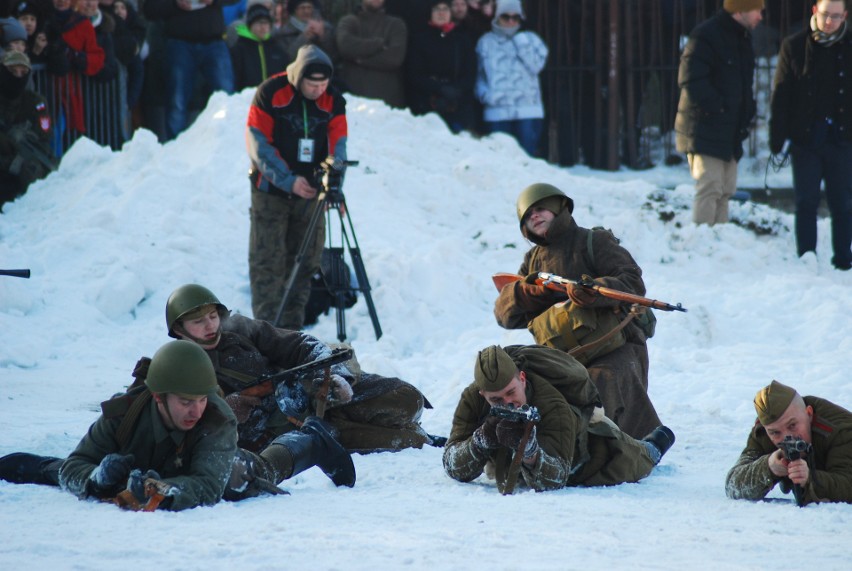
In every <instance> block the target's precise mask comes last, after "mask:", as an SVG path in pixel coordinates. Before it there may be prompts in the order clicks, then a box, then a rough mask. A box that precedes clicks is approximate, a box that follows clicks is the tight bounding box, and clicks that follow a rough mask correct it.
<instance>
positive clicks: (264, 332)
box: [207, 315, 431, 452]
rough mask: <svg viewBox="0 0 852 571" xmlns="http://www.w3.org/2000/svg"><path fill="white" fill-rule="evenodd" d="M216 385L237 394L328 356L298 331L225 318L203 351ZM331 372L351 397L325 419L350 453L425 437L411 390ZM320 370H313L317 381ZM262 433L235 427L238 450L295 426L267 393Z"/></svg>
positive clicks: (339, 369) (420, 401)
mask: <svg viewBox="0 0 852 571" xmlns="http://www.w3.org/2000/svg"><path fill="white" fill-rule="evenodd" d="M207 354H208V355H209V356H210V359H211V360H212V361H213V368H214V369H215V370H216V376H217V378H218V380H219V386H220V387H221V388H222V390H223V391H224V392H225V394H226V395H228V394H231V393H235V392H239V391H240V390H241V387H243V386H244V385H245V384H246V383H247V382H249V381H251V380H253V379H256V378H257V377H259V376H261V375H264V374H271V373H276V372H279V371H282V370H286V369H291V368H293V367H296V366H298V365H302V364H305V363H310V362H311V361H315V360H317V359H321V358H324V357H328V356H330V355H331V349H330V348H329V347H328V346H327V345H326V344H324V343H323V342H321V341H320V340H319V339H317V338H315V337H312V336H311V335H306V334H305V333H301V332H299V331H289V330H285V329H279V328H276V327H273V326H272V325H271V324H270V323H268V322H266V321H260V320H257V319H250V318H248V317H244V316H242V315H231V316H230V317H227V318H226V319H225V320H224V321H223V324H222V338H221V340H220V341H219V343H218V345H217V346H216V348H215V349H212V350H210V351H207ZM331 372H332V373H335V374H338V375H340V376H341V377H343V378H344V379H345V380H346V381H347V382H349V383H350V384H351V385H352V390H353V397H352V400H351V401H350V402H348V403H346V404H341V405H340V406H336V407H333V408H331V407H330V408H329V409H328V410H327V411H326V414H325V420H327V421H328V422H330V423H331V424H332V425H334V427H335V428H337V430H338V431H339V432H340V435H339V437H338V440H339V442H340V443H341V444H342V445H343V447H344V448H346V449H347V450H350V451H360V452H364V451H380V450H400V449H403V448H411V447H415V448H420V447H422V446H423V444H427V443H430V442H431V438H430V437H429V435H428V434H426V432H425V431H424V430H423V428H421V426H420V424H419V420H420V415H421V414H422V412H423V408H424V406H427V407H430V408H431V405H429V404H428V402H427V401H426V399H425V397H424V396H423V395H422V393H420V391H419V390H417V389H416V388H415V387H414V386H412V385H410V384H409V383H406V382H405V381H402V380H400V379H397V378H391V377H382V376H379V375H374V374H370V373H360V374H357V375H356V374H353V373H352V372H351V371H350V370H349V369H348V368H347V367H346V365H345V364H338V365H334V366H333V367H332V369H331ZM320 376H322V372H317V377H320ZM261 406H262V407H263V409H264V411H265V413H266V414H265V418H264V426H265V433H266V434H264V435H262V436H260V439H259V440H258V439H257V438H249V437H248V434H247V432H246V430H247V429H249V427H248V426H244V425H240V446H241V447H243V448H246V449H248V450H252V451H258V450H259V449H261V448H262V447H263V445H264V444H265V443H266V442H269V441H270V440H271V439H272V438H274V437H276V436H278V435H280V434H283V433H285V432H288V431H291V430H294V429H296V428H297V427H296V426H295V425H294V424H293V423H292V422H290V421H289V420H288V418H287V416H286V415H285V414H284V413H283V412H281V410H280V409H279V408H278V406H277V404H276V403H275V401H274V398H273V397H272V395H270V396H269V397H265V398H264V402H263V404H262V405H261ZM314 413H315V411H314V408H313V399H306V400H305V402H304V408H303V409H302V410H300V411H298V414H297V415H296V416H297V418H298V419H299V420H302V419H304V418H305V417H307V416H309V415H312V414H314Z"/></svg>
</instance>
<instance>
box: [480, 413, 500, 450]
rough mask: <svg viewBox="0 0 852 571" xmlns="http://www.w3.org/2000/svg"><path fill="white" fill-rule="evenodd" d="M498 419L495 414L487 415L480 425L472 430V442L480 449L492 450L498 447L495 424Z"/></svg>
mask: <svg viewBox="0 0 852 571" xmlns="http://www.w3.org/2000/svg"><path fill="white" fill-rule="evenodd" d="M499 423H500V419H499V418H498V417H496V416H490V415H489V416H487V417H486V418H485V422H483V423H482V426H480V427H479V428H477V429H476V430H474V431H473V443H474V445H476V447H477V448H479V449H481V450H494V449H496V448H499V446H500V442H499V441H498V440H497V425H498V424H499Z"/></svg>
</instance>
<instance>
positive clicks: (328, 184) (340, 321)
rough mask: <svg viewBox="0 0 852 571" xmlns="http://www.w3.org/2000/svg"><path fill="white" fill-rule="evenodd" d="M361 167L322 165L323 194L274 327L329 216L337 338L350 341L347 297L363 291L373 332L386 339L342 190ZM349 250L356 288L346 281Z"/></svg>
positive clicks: (327, 243) (349, 164)
mask: <svg viewBox="0 0 852 571" xmlns="http://www.w3.org/2000/svg"><path fill="white" fill-rule="evenodd" d="M357 164H358V161H345V162H344V163H343V166H342V168H335V167H334V166H333V165H331V164H329V163H328V162H323V163H322V165H321V166H320V169H321V170H320V171H318V173H317V176H316V179H317V180H318V181H319V183H320V186H321V190H320V194H319V196H318V197H317V201H316V204H315V205H314V210H313V212H312V213H311V218H310V220H309V221H308V228H307V231H306V232H305V235H304V237H303V238H302V243H301V244H300V245H299V251H298V252H297V253H296V262H295V264H294V265H293V269H292V270H291V271H290V275H289V276H288V277H287V283H286V284H285V285H284V293H283V295H282V297H281V303H280V304H279V305H278V312H277V313H276V314H275V321H274V322H273V325H275V326H276V327H277V326H278V322H279V321H280V320H281V314H282V313H283V312H284V308H285V307H286V306H287V301H288V300H289V299H290V294H291V292H292V291H293V284H294V283H295V281H296V277H297V276H298V275H299V272H300V270H301V268H302V264H303V263H304V260H305V254H306V252H307V250H308V246H309V245H310V244H311V242H313V238H314V233H315V232H316V227H317V224H318V223H319V219H320V216H326V217H327V222H326V228H327V232H326V245H327V247H326V250H328V252H329V254H330V262H331V263H330V270H331V272H330V273H331V275H330V276H328V277H329V278H330V281H331V283H333V284H335V286H336V287H335V292H333V293H334V299H335V302H334V308H335V314H336V317H337V339H338V340H339V341H341V342H343V341H345V340H346V314H345V311H346V307H345V306H344V303H345V302H344V299H343V298H344V295H345V294H346V293H354V292H359V291H360V292H361V293H363V294H364V299H365V300H366V302H367V310H368V311H369V313H370V320H371V321H372V322H373V331H374V332H375V333H376V340H378V339H379V338H381V336H382V326H381V324H380V323H379V316H378V314H377V313H376V306H375V304H374V303H373V296H372V295H371V294H370V280H369V279H368V278H367V269H366V268H365V267H364V260H363V259H362V258H361V248H360V247H359V246H358V238H357V237H356V236H355V227H354V226H353V224H352V217H351V216H349V210H348V209H347V208H346V197H344V196H343V190H342V188H341V187H342V185H343V175H344V171H345V170H346V167H347V166H354V165H357ZM332 211H335V212H337V218H338V220H339V221H340V245H338V246H334V245H333V244H332V241H333V240H332V227H331V223H332V214H331V213H332ZM350 236H351V240H350ZM353 244H354V247H353ZM346 251H348V252H349V259H350V260H352V268H353V270H354V271H355V280H356V282H357V283H356V284H355V285H353V284H351V283H349V282H347V281H346V278H345V276H346V262H345V261H344V254H345V252H346Z"/></svg>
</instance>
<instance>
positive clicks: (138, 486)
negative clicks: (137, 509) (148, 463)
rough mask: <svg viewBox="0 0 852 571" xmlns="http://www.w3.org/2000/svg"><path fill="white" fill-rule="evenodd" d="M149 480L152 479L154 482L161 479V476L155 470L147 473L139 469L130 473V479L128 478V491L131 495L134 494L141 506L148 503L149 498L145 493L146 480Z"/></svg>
mask: <svg viewBox="0 0 852 571" xmlns="http://www.w3.org/2000/svg"><path fill="white" fill-rule="evenodd" d="M148 478H152V479H154V480H159V479H160V474H158V473H157V472H156V471H155V470H148V471H147V472H144V473H143V472H142V470H139V469H138V468H137V469H135V470H133V471H131V472H130V477H128V478H127V489H128V490H130V493H131V494H133V497H134V498H136V501H138V502H139V503H140V504H144V503H145V502H147V501H148V496H147V494H146V493H145V480H147V479H148Z"/></svg>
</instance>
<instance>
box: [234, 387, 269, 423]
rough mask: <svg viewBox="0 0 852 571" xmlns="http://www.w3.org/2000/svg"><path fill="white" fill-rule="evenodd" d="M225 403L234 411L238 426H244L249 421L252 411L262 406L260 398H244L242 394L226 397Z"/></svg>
mask: <svg viewBox="0 0 852 571" xmlns="http://www.w3.org/2000/svg"><path fill="white" fill-rule="evenodd" d="M225 402H226V403H228V406H229V407H231V410H232V411H234V416H236V417H237V423H238V424H243V423H244V422H245V421H247V420H248V419H249V415H250V414H251V411H252V409H254V408H255V407H257V406H260V404H261V402H260V399H259V398H258V397H252V396H243V395H241V394H240V393H231V394H229V395H228V396H226V397H225Z"/></svg>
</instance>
